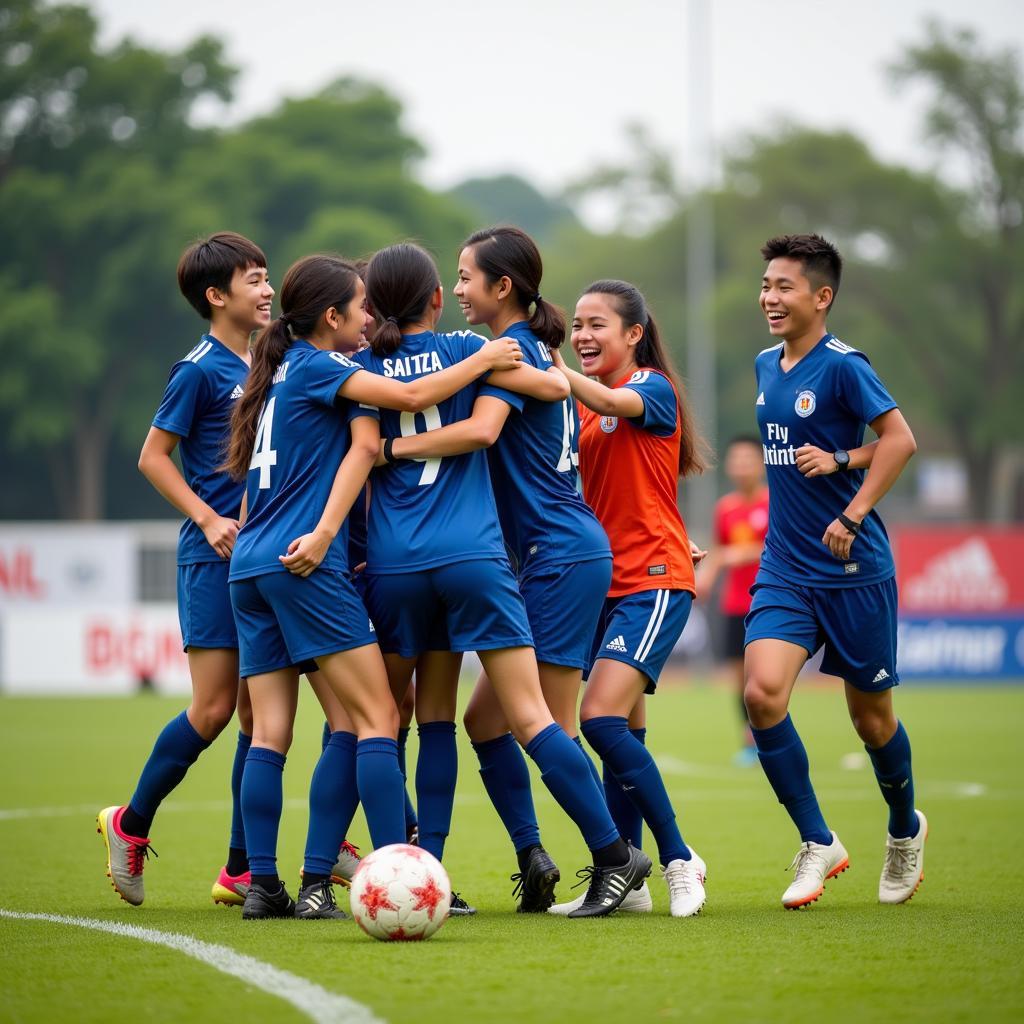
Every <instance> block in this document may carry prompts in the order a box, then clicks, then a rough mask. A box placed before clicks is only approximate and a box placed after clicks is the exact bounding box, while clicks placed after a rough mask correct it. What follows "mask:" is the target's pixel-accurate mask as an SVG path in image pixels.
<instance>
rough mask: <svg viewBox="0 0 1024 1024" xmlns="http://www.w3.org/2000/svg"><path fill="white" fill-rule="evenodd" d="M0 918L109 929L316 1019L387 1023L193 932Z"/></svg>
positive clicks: (79, 920) (320, 1023)
mask: <svg viewBox="0 0 1024 1024" xmlns="http://www.w3.org/2000/svg"><path fill="white" fill-rule="evenodd" d="M0 918H10V919H11V920H14V921H45V922H48V923H50V924H58V925H70V926H72V927H75V928H91V929H92V930H93V931H97V932H108V933H109V934H110V935H117V936H120V937H121V938H125V939H138V940H139V941H141V942H149V943H152V944H153V945H155V946H166V947H167V948H168V949H173V950H176V951H177V952H179V953H184V954H185V956H190V957H192V958H193V959H194V960H198V961H199V962H200V963H202V964H206V966H207V967H212V968H213V969H214V970H215V971H220V972H221V973H222V974H230V975H231V976H232V977H235V978H238V979H239V980H240V981H242V982H243V983H244V984H246V985H251V986H252V987H253V988H258V989H260V990H261V991H263V992H267V993H269V994H270V995H272V996H277V997H278V998H279V999H283V1000H285V1002H288V1003H291V1005H292V1006H294V1007H295V1009H296V1010H298V1011H299V1012H300V1013H302V1014H305V1016H307V1017H309V1019H310V1020H313V1021H316V1022H317V1024H382V1021H381V1018H380V1017H376V1016H374V1014H373V1011H372V1010H370V1008H369V1007H368V1006H364V1005H363V1004H362V1003H357V1002H356V1001H355V1000H354V999H349V998H348V997H347V996H342V995H338V994H337V993H335V992H328V991H327V989H325V988H321V987H320V986H319V985H317V984H316V983H315V982H313V981H308V980H307V979H306V978H300V977H299V976H298V975H296V974H291V973H289V972H288V971H283V970H281V969H280V968H279V967H274V966H272V965H271V964H265V963H263V962H262V961H260V960H257V959H255V958H254V957H251V956H246V955H245V954H244V953H238V952H236V951H235V950H233V949H229V948H228V947H227V946H218V945H215V944H214V943H212V942H203V941H202V940H201V939H197V938H195V937H193V936H191V935H180V934H178V933H176V932H162V931H157V930H156V929H155V928H140V927H139V926H138V925H134V924H121V923H120V922H118V921H100V920H96V919H94V918H90V917H65V916H64V915H63V914H24V913H19V912H17V911H14V910H5V909H3V908H2V907H0Z"/></svg>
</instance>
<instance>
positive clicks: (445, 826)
mask: <svg viewBox="0 0 1024 1024" xmlns="http://www.w3.org/2000/svg"><path fill="white" fill-rule="evenodd" d="M417 732H418V733H419V737H420V756H419V758H418V759H417V761H416V806H417V807H418V808H419V819H420V846H422V847H423V849H424V850H426V851H427V853H432V854H433V855H434V856H435V857H436V858H437V859H438V860H440V859H441V857H442V856H443V855H444V841H445V840H446V839H447V838H448V832H449V830H450V829H451V825H452V807H453V805H454V803H455V780H456V779H457V778H458V774H459V755H458V751H457V750H456V746H455V723H454V722H424V723H423V724H422V725H420V726H418V728H417Z"/></svg>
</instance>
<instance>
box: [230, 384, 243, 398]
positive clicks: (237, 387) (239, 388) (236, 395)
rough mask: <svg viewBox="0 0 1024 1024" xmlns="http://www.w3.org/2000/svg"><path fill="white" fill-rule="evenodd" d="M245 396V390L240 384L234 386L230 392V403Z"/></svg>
mask: <svg viewBox="0 0 1024 1024" xmlns="http://www.w3.org/2000/svg"><path fill="white" fill-rule="evenodd" d="M244 394H245V390H244V389H243V388H242V385H241V384H236V385H235V387H234V390H233V391H232V392H231V401H232V402H233V401H234V400H235V399H236V398H241V397H242V395H244Z"/></svg>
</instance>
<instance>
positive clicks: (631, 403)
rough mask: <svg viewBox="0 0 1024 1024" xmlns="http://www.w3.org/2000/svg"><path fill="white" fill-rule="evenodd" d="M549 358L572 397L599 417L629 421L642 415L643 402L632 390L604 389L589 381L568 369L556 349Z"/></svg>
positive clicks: (580, 374)
mask: <svg viewBox="0 0 1024 1024" xmlns="http://www.w3.org/2000/svg"><path fill="white" fill-rule="evenodd" d="M551 358H552V359H553V360H554V364H555V367H557V369H559V370H560V371H561V372H562V373H564V374H565V376H566V378H567V379H568V381H569V386H570V388H572V394H573V397H574V398H576V399H577V400H578V401H580V402H582V403H583V404H584V405H585V406H586V407H587V408H588V409H592V410H593V411H594V412H596V413H597V414H598V415H599V416H618V417H619V418H620V419H631V418H633V417H634V416H642V415H643V413H644V400H643V399H642V398H641V397H640V395H639V394H638V393H637V392H636V391H634V390H633V389H632V388H609V387H605V386H604V384H602V383H601V382H600V381H598V380H591V379H590V377H587V376H585V375H584V374H582V373H580V372H579V371H577V370H571V369H569V367H568V366H566V364H565V360H564V359H563V358H562V353H561V352H559V351H558V350H557V349H555V350H553V351H552V353H551Z"/></svg>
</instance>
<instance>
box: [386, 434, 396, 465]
mask: <svg viewBox="0 0 1024 1024" xmlns="http://www.w3.org/2000/svg"><path fill="white" fill-rule="evenodd" d="M394 446H395V439H394V438H393V437H386V438H384V461H385V462H386V463H387V464H388V465H389V466H390V465H391V463H392V462H394V461H395V456H394V455H393V454H392V452H391V449H392V448H394Z"/></svg>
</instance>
